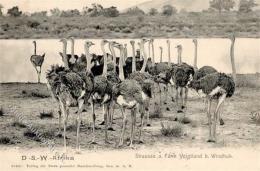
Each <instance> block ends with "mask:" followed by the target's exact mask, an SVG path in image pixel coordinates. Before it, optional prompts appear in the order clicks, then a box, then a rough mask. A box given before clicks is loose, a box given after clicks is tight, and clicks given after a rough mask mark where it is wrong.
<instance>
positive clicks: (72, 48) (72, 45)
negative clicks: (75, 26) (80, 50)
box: [71, 41, 75, 58]
mask: <svg viewBox="0 0 260 171" xmlns="http://www.w3.org/2000/svg"><path fill="white" fill-rule="evenodd" d="M71 57H72V58H74V57H75V55H74V41H72V42H71Z"/></svg>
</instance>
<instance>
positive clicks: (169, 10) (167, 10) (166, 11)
mask: <svg viewBox="0 0 260 171" xmlns="http://www.w3.org/2000/svg"><path fill="white" fill-rule="evenodd" d="M176 13H177V9H176V8H175V7H173V6H171V5H164V6H163V7H162V14H163V15H165V16H171V15H173V14H176Z"/></svg>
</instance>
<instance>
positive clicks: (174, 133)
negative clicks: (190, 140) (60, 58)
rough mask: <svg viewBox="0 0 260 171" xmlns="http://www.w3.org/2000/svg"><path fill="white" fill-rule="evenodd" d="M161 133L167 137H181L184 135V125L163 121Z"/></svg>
mask: <svg viewBox="0 0 260 171" xmlns="http://www.w3.org/2000/svg"><path fill="white" fill-rule="evenodd" d="M161 127H162V128H161V133H162V135H164V136H166V137H181V136H182V135H183V127H182V125H181V124H179V123H177V124H176V123H173V122H166V124H165V123H163V122H161Z"/></svg>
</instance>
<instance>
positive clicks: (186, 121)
mask: <svg viewBox="0 0 260 171" xmlns="http://www.w3.org/2000/svg"><path fill="white" fill-rule="evenodd" d="M178 121H179V122H180V123H182V124H189V123H191V122H192V121H191V119H190V118H188V117H186V116H184V117H181V118H179V119H178Z"/></svg>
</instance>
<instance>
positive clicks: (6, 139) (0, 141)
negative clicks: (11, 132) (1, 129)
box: [0, 136, 12, 144]
mask: <svg viewBox="0 0 260 171" xmlns="http://www.w3.org/2000/svg"><path fill="white" fill-rule="evenodd" d="M11 143H12V141H11V139H10V138H9V137H6V136H1V137H0V144H11Z"/></svg>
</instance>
